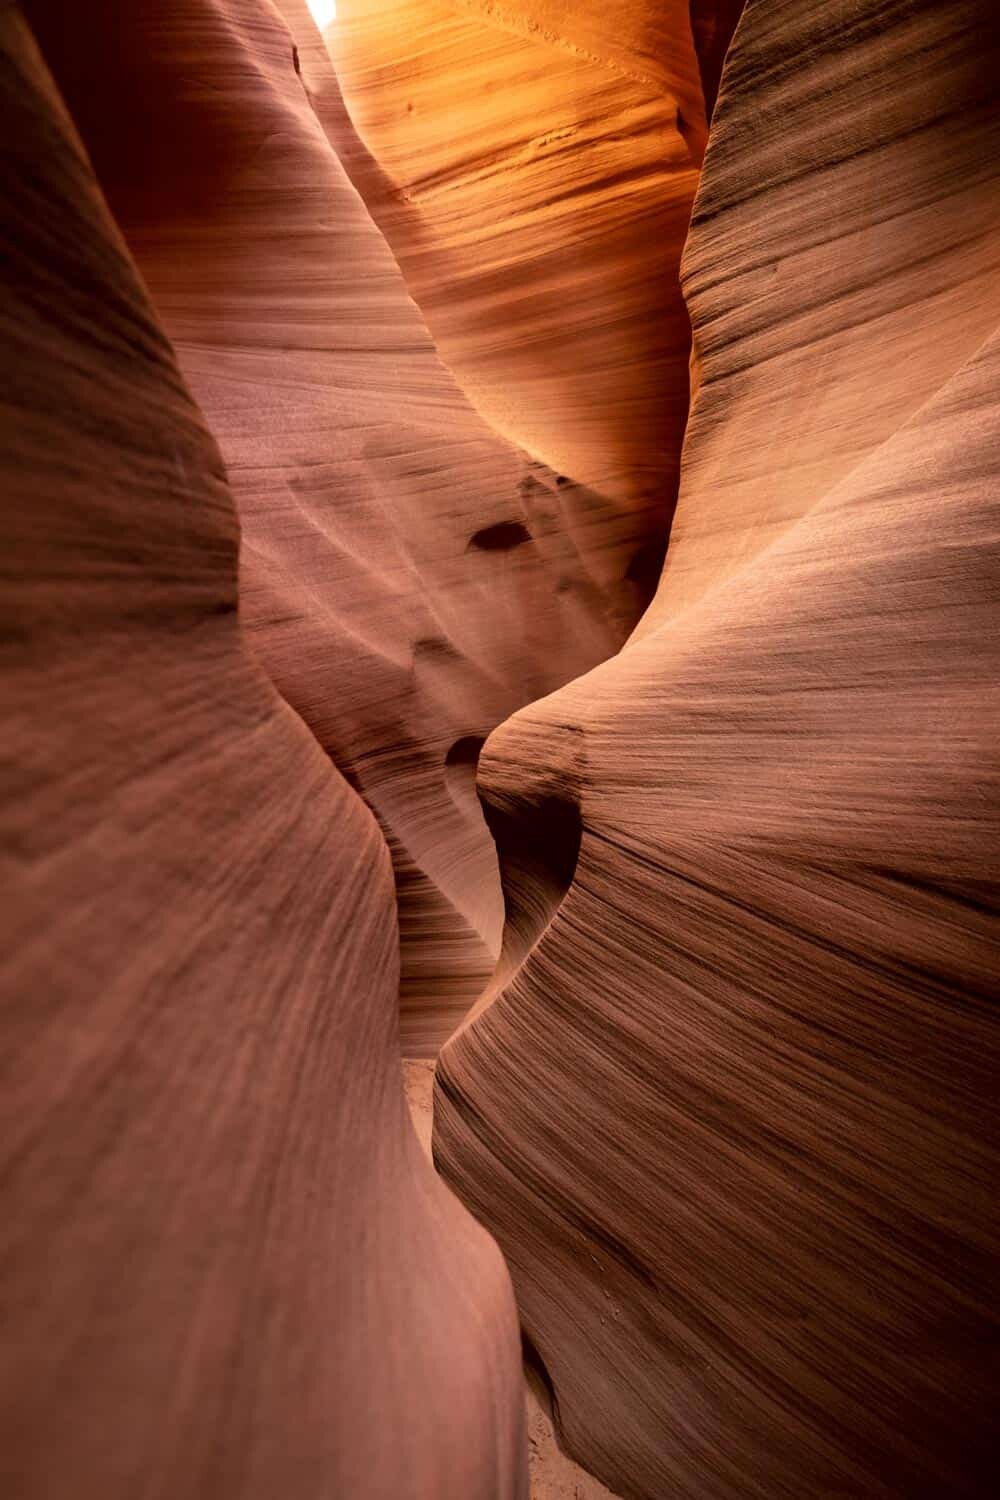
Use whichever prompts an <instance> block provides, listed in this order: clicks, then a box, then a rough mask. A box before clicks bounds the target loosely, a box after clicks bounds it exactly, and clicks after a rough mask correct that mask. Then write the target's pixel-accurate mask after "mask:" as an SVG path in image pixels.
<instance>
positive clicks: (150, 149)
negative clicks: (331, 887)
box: [32, 0, 655, 1055]
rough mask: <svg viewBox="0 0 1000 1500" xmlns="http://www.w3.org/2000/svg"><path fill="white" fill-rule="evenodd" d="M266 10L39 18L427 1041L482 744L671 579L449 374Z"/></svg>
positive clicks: (259, 643)
mask: <svg viewBox="0 0 1000 1500" xmlns="http://www.w3.org/2000/svg"><path fill="white" fill-rule="evenodd" d="M278 9H280V10H281V11H283V13H284V17H285V20H286V21H287V22H288V24H289V25H291V26H292V28H293V30H294V38H295V40H294V41H293V37H292V35H290V34H289V31H288V30H287V29H286V26H285V25H283V24H282V19H281V17H280V16H279V15H278V14H277V11H276V9H275V7H273V6H271V5H270V4H267V3H265V0H161V3H158V4H157V5H156V6H155V7H147V6H135V7H130V8H128V9H127V10H126V11H124V12H123V10H122V7H121V6H120V5H118V4H116V3H111V0H103V3H100V4H95V5H90V6H87V7H81V8H79V9H78V10H77V11H75V12H73V14H72V15H67V13H66V11H65V7H64V6H63V5H62V4H61V3H53V0H37V3H36V4H35V5H34V6H33V9H32V15H33V17H34V20H35V23H36V26H37V27H38V29H39V35H40V37H41V39H42V43H43V47H44V50H45V53H46V56H47V58H48V60H49V63H50V65H51V66H52V68H53V70H54V72H55V75H56V77H57V80H58V82H59V84H60V87H61V88H62V89H63V92H64V94H65V96H66V98H67V101H68V103H69V106H70V109H71V112H72V113H73V116H74V119H75V121H76V123H77V125H78V127H79V129H80V131H81V133H82V135H83V138H84V140H85V142H86V144H87V146H88V149H89V151H90V153H91V156H92V159H93V161H94V164H95V170H96V172H97V175H98V178H99V181H100V183H101V186H102V188H103V190H104V192H105V193H106V195H107V197H108V200H109V203H110V205H111V208H112V210H113V212H114V213H115V215H116V218H117V220H118V223H119V225H120V226H121V228H122V230H123V232H124V233H125V236H126V238H127V240H128V243H129V246H130V248H131V250H132V252H133V254H134V256H135V258H136V260H137V262H138V264H139V266H140V269H141V270H142V273H143V276H144V277H145V279H146V282H147V284H148V286H149V288H150V291H151V293H152V296H153V299H154V302H155V304H156V306H157V310H158V312H159V314H160V316H161V318H162V320H163V324H164V327H165V328H166V331H167V333H168V335H169V336H170V338H171V340H172V341H173V343H174V346H175V348H176V350H177V354H178V358H179V361H180V364H181V368H182V370H183V371H184V374H185V377H186V379H187V380H188V381H189V383H190V386H191V389H192V390H193V392H194V394H195V396H196V398H197V400H198V402H199V404H200V405H201V408H202V410H203V411H204V412H205V415H206V418H207V420H208V422H209V425H210V426H211V429H212V431H213V434H214V435H215V437H216V439H217V441H218V442H219V445H220V448H221V450H222V454H223V457H224V459H225V462H226V466H227V469H228V472H229V475H230V479H231V482H232V486H233V491H234V495H235V498H236V502H237V506H238V509H239V514H240V521H241V525H242V530H243V552H242V558H241V571H240V605H241V611H242V615H243V619H244V622H245V625H246V629H247V632H248V638H249V641H250V644H251V646H252V648H253V649H254V651H255V653H256V655H257V657H258V659H259V660H260V661H261V663H262V664H263V665H264V667H265V668H266V670H267V671H268V673H269V675H270V676H271V677H272V679H273V680H274V682H275V684H276V685H277V687H278V688H279V690H280V691H281V692H282V694H283V695H284V696H285V698H286V699H287V700H288V702H289V703H291V705H292V706H293V707H294V708H295V709H296V710H297V711H298V712H299V714H300V715H301V716H302V718H303V719H304V720H305V722H306V723H307V724H308V725H309V727H310V728H311V729H312V731H313V733H314V734H315V735H316V738H317V739H318V740H319V742H320V744H321V745H322V746H323V748H324V749H325V750H326V751H327V752H328V753H329V755H330V756H331V758H332V759H333V761H334V762H335V764H336V765H337V766H338V767H339V768H340V770H341V771H343V773H344V774H345V775H346V776H347V777H348V778H349V780H350V782H351V784H352V785H353V786H354V787H355V788H356V789H357V790H359V791H360V792H361V793H362V794H363V796H364V797H365V798H366V800H367V801H368V803H369V805H370V806H371V807H372V809H373V811H374V812H375V813H376V816H377V817H378V819H379V822H380V824H381V826H382V829H383V832H384V834H385V836H386V838H387V840H388V841H389V845H390V848H391V851H392V854H393V859H394V864H395V869H396V880H397V889H398V894H399V903H400V912H399V917H400V927H401V934H402V978H401V996H402V1028H403V1032H402V1036H403V1046H404V1050H405V1051H406V1052H407V1054H408V1055H420V1054H425V1055H431V1054H433V1053H434V1052H435V1051H436V1049H437V1047H438V1046H439V1045H440V1043H441V1042H442V1041H443V1040H444V1038H445V1037H446V1036H447V1035H448V1034H449V1033H450V1032H451V1031H452V1030H453V1028H454V1026H455V1025H456V1023H457V1022H458V1021H459V1020H460V1019H461V1017H462V1015H463V1013H464V1012H465V1010H466V1009H467V1008H468V1006H469V1005H470V1003H471V1002H472V1000H473V999H474V998H475V996H476V995H477V994H478V993H479V991H480V990H481V989H482V986H483V984H484V982H485V980H486V978H487V977H488V975H489V973H490V971H491V970H492V968H493V965H494V962H495V960H496V956H497V952H498V950H499V936H500V929H501V926H502V922H503V907H502V900H501V897H500V891H499V882H498V878H497V873H496V859H495V854H494V850H493V845H492V840H491V839H490V837H489V835H488V833H487V831H486V828H485V825H484V823H483V820H482V816H481V813H480V809H479V806H478V802H477V800H476V796H475V787H474V780H475V757H476V754H477V753H478V748H479V745H480V744H481V742H482V740H483V739H484V738H485V736H486V734H487V733H488V732H489V730H490V729H492V728H493V727H494V726H495V725H496V724H497V723H499V722H501V721H502V720H503V719H505V718H506V717H507V716H508V715H509V714H511V713H512V712H513V711H514V710H515V709H517V708H519V707H521V706H522V705H523V704H524V703H526V702H528V701H530V700H532V699H534V698H537V697H539V696H542V695H544V694H545V693H547V692H550V691H551V690H552V689H553V688H555V687H557V686H559V685H561V684H562V683H563V682H565V681H567V680H568V679H570V678H572V677H574V676H577V675H578V674H579V673H580V672H582V671H585V670H587V669H588V668H589V667H591V666H593V665H594V664H595V663H596V662H598V661H600V660H602V659H603V658H605V657H607V656H609V655H610V654H611V653H612V652H613V651H615V650H616V649H617V648H618V647H619V646H620V644H621V643H622V641H623V640H624V638H625V636H626V635H627V633H628V631H629V630H630V629H631V628H632V626H633V625H634V624H635V622H636V620H637V618H638V616H639V614H640V612H641V609H642V608H643V606H644V605H645V603H646V602H648V599H649V596H650V594H651V592H652V587H653V586H654V584H655V577H648V576H646V575H647V574H648V569H645V570H644V569H643V568H642V567H641V566H640V567H639V569H638V576H636V569H635V568H634V567H633V568H632V575H633V576H631V577H627V576H626V574H627V573H628V571H629V566H630V563H631V562H632V560H633V558H634V557H635V554H636V553H637V551H638V550H639V549H640V547H641V544H642V533H641V530H637V527H636V524H635V522H634V518H631V517H630V516H628V515H624V516H623V515H622V514H621V513H620V512H619V511H618V510H617V509H616V508H615V507H614V506H611V505H609V504H608V503H606V502H605V501H603V500H602V499H601V498H600V497H599V496H596V495H592V494H590V493H589V492H588V491H586V490H585V489H584V488H583V487H581V486H579V485H574V484H571V483H568V482H566V481H565V480H564V478H563V477H562V476H560V477H559V479H558V480H557V476H556V475H555V474H554V473H552V472H551V471H549V470H547V469H546V468H545V467H544V465H541V464H538V463H536V462H534V461H533V460H531V459H529V458H528V457H527V456H526V455H525V454H524V453H522V452H520V451H518V450H516V449H515V448H513V447H512V446H511V445H509V444H508V443H506V442H505V441H503V439H501V438H499V437H498V436H497V435H496V434H494V433H493V432H491V431H490V430H489V429H488V428H487V427H486V426H485V424H484V423H483V421H482V419H481V418H480V417H479V416H477V414H476V413H475V412H474V410H473V409H472V407H471V406H470V405H469V403H468V401H467V400H466V399H465V397H464V396H463V395H462V394H461V393H460V391H459V390H458V388H457V387H456V385H455V382H454V380H453V379H452V377H451V376H450V375H449V373H448V372H447V370H445V368H444V367H443V365H442V364H441V362H440V360H439V359H438V357H437V355H436V353H435V350H434V347H433V345H432V343H431V340H430V336H429V335H428V333H427V330H426V328H425V326H424V324H423V321H422V319H421V317H420V314H419V313H418V312H417V309H416V308H415V306H414V304H413V302H412V301H411V300H410V297H409V295H408V294H407V290H406V287H405V286H404V283H403V280H402V277H401V275H400V273H399V270H398V268H397V266H396V264H395V262H394V261H393V258H392V256H391V254H390V253H389V251H388V249H387V248H386V246H385V244H384V242H383V240H382V237H381V235H380V233H379V231H378V230H377V229H376V228H375V226H374V224H373V223H372V221H371V219H370V217H369V215H368V213H367V211H366V209H365V207H364V205H363V203H362V202H361V201H360V200H359V197H358V195H357V193H356V191H355V190H354V189H353V188H352V186H351V184H350V183H349V181H348V180H347V177H346V175H345V172H344V170H343V168H342V167H341V165H340V163H339V160H338V158H337V155H336V154H335V151H334V149H333V144H335V143H336V142H337V141H338V140H342V141H344V142H345V145H346V149H350V147H351V143H352V142H351V138H352V135H353V133H352V131H351V127H350V122H349V121H348V120H347V117H346V113H345V112H344V110H343V106H342V104H341V103H340V100H339V94H338V91H337V84H336V80H335V78H334V75H333V72H332V69H331V67H330V63H329V59H328V57H327V56H326V53H325V51H324V49H323V47H322V44H321V42H320V39H319V35H318V33H317V31H316V28H315V26H314V25H313V23H312V20H311V18H310V17H309V15H308V13H307V12H306V8H305V5H304V3H303V0H281V5H280V6H279V7H278ZM313 106H315V107H313ZM126 118H127V119H130V120H133V121H135V122H136V125H135V127H134V128H132V129H130V130H128V131H125V130H123V129H122V128H121V121H122V120H123V119H126ZM332 142H333V144H332ZM640 562H641V559H640Z"/></svg>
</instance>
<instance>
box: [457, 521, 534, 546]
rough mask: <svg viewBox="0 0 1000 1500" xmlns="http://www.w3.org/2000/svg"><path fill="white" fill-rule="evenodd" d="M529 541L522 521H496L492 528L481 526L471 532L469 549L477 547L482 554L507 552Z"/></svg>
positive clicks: (527, 531) (528, 532)
mask: <svg viewBox="0 0 1000 1500" xmlns="http://www.w3.org/2000/svg"><path fill="white" fill-rule="evenodd" d="M530 541H531V532H530V531H529V530H528V528H527V526H525V524H524V522H523V521H497V523H496V525H494V526H483V527H482V528H481V530H479V531H475V532H473V534H472V536H470V538H469V547H478V548H479V549H480V550H481V551H482V552H509V551H510V550H511V548H512V547H522V546H523V545H524V543H525V542H530ZM468 550H469V548H468V547H467V548H466V551H468Z"/></svg>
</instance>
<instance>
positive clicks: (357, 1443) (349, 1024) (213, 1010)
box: [0, 5, 527, 1500]
mask: <svg viewBox="0 0 1000 1500" xmlns="http://www.w3.org/2000/svg"><path fill="white" fill-rule="evenodd" d="M192 10H193V7H192ZM109 45H110V43H109ZM191 45H192V48H193V50H194V51H195V52H197V50H198V46H199V37H198V33H197V31H196V30H194V31H192V33H191ZM113 60H114V52H113V49H112V51H111V52H109V56H108V61H109V64H110V63H111V62H112V61H113ZM0 80H2V89H0V139H2V170H0V222H2V225H3V233H4V251H5V253H4V256H3V258H2V260H0V287H2V293H0V345H2V358H0V372H2V411H3V424H2V437H3V442H2V450H3V466H4V486H5V495H4V500H5V504H4V507H3V511H2V522H3V546H2V548H0V568H2V573H3V580H2V582H3V589H2V600H3V603H2V625H3V629H2V656H0V666H2V675H3V700H4V715H5V725H4V737H3V795H2V800H0V844H2V849H3V864H2V867H0V874H2V891H0V922H2V928H3V941H2V944H0V1158H2V1180H3V1195H4V1196H3V1212H2V1214H0V1303H2V1315H0V1321H2V1325H3V1340H2V1350H0V1474H2V1481H0V1489H2V1491H3V1493H4V1495H7V1496H11V1497H12V1500H13V1497H16V1500H51V1497H53V1496H57V1495H60V1496H61V1495H73V1496H79V1497H81V1500H91V1497H93V1500H97V1497H100V1500H135V1497H136V1496H138V1495H143V1496H146V1497H150V1500H160V1497H162V1500H177V1497H180V1496H183V1497H185V1500H195V1497H203V1500H219V1497H221V1496H231V1497H236V1496H239V1497H241V1500H274V1497H275V1496H279V1495H294V1496H295V1497H297V1500H310V1497H311V1500H329V1497H331V1496H344V1497H346V1496H357V1497H362V1496H364V1497H369V1496H371V1497H375V1500H398V1497H410V1500H426V1497H428V1496H431V1495H434V1496H438V1495H441V1496H446V1497H448V1500H470V1497H474V1500H493V1497H494V1496H502V1497H505V1500H524V1497H525V1495H526V1492H527V1471H526V1464H525V1457H524V1426H523V1407H522V1401H521V1388H520V1370H519V1347H518V1341H517V1324H516V1314H515V1310H514V1306H513V1300H512V1298H511V1295H510V1288H509V1283H508V1280H507V1275H506V1272H505V1270H504V1268H503V1265H502V1262H501V1260H500V1257H499V1255H498V1253H497V1250H496V1247H495V1246H494V1245H493V1244H492V1243H491V1242H490V1241H489V1239H488V1238H487V1236H486V1235H485V1234H484V1232H483V1231H482V1230H481V1229H480V1228H479V1227H478V1226H477V1225H475V1224H474V1223H473V1221H472V1220H471V1218H469V1216H468V1215H467V1214H466V1213H465V1211H464V1210H462V1209H461V1208H460V1207H459V1205H458V1204H457V1202H456V1201H455V1199H454V1198H453V1197H452V1196H451V1194H450V1193H448V1192H447V1190H446V1189H445V1188H444V1187H443V1186H442V1185H441V1183H440V1182H439V1180H438V1179H437V1178H436V1177H435V1176H434V1174H433V1172H432V1171H431V1169H430V1167H429V1166H428V1165H427V1164H426V1163H425V1161H424V1159H423V1156H422V1153H421V1151H420V1149H419V1146H418V1144H417V1141H416V1139H415V1137H414V1135H413V1132H412V1130H411V1129H410V1127H409V1124H408V1121H407V1119H406V1111H405V1103H404V1100H403V1095H402V1090H401V1087H400V1079H399V1054H398V1041H397V1027H396V1003H397V997H396V978H397V959H396V923H395V918H394V901H393V884H392V875H391V867H390V861H389V856H388V852H387V850H386V848H385V845H384V842H383V840H382V839H381V837H380V835H379V832H378V829H377V825H376V823H375V820H374V818H373V817H372V815H371V814H370V813H369V812H368V811H367V809H366V808H365V806H364V804H363V803H362V801H361V800H360V798H359V797H358V796H357V795H356V793H355V792H353V791H352V790H351V789H350V788H349V786H348V785H347V783H346V782H345V781H344V779H343V778H342V777H341V776H340V774H339V773H338V772H337V771H336V770H335V769H334V768H333V767H332V766H331V764H330V760H329V757H328V756H327V755H326V754H325V753H324V751H323V749H321V748H320V746H319V745H318V744H317V742H316V740H315V738H314V737H313V735H312V734H311V733H310V732H309V730H308V729H307V728H306V726H305V725H304V724H303V723H302V721H301V720H300V719H299V718H298V717H297V716H296V714H295V713H294V712H293V711H292V709H291V708H289V706H288V705H287V704H286V703H285V702H284V701H283V699H282V698H281V697H280V696H279V694H278V693H277V692H276V691H275V689H274V687H273V686H272V684H271V683H270V681H269V680H268V678H267V677H266V676H265V675H264V674H263V672H262V671H261V669H260V667H259V666H258V665H257V664H256V662H255V658H254V654H253V652H252V650H251V649H250V647H249V644H248V642H247V640H246V639H245V637H244V634H243V632H242V630H241V628H240V624H239V621H238V618H237V576H236V568H237V535H238V532H237V519H236V512H235V509H234V505H233V500H232V497H231V494H230V491H229V488H228V486H227V483H226V479H225V476H224V472H223V467H222V463H221V460H220V456H219V452H218V449H217V447H216V444H215V442H214V441H213V439H212V438H211V437H210V436H209V434H208V431H207V429H206V427H205V425H204V422H203V420H202V416H201V414H200V413H199V411H198V409H197V407H196V406H195V404H194V403H193V401H192V399H191V396H190V395H189V393H188V390H187V388H186V386H185V383H184V381H183V379H182V376H181V374H180V373H179V370H178V367H177V365H176V363H175V360H174V357H173V354H172V352H171V349H170V346H169V344H168V342H167V340H166V338H165V336H164V334H163V332H162V330H161V327H160V325H159V324H158V322H157V320H156V317H155V315H154V313H153V310H152V307H151V305H150V302H149V299H148V295H147V293H146V291H145V289H144V287H143V285H142V283H141V281H140V279H139V277H138V275H137V274H136V270H135V267H134V265H133V263H132V262H131V260H130V258H129V255H128V253H127V250H126V247H125V245H124V243H123V241H122V239H121V238H120V236H119V234H118V232H117V230H116V228H115V226H114V224H113V222H112V220H111V219H110V218H109V216H108V212H107V209H106V206H105V204H104V202H103V200H102V198H101V195H100V193H99V191H98V188H97V185H96V182H95V179H94V177H93V175H92V172H91V169H90V166H89V164H88V162H87V160H86V158H85V156H84V154H83V151H82V148H81V146H80V144H79V142H78V140H77V138H76V137H75V135H74V132H73V129H72V126H71V125H70V123H69V120H68V118H67V116H66V114H65V113H64V111H63V108H62V105H61V103H60V101H59V99H58V96H57V94H56V91H55V89H54V87H53V85H52V82H51V79H50V78H49V76H48V74H47V73H46V70H45V67H44V65H43V64H42V62H41V61H40V58H39V55H38V53H37V51H36V49H35V46H34V44H33V42H32V39H31V36H30V34H29V32H28V29H27V27H26V25H25V23H24V20H23V17H22V16H21V15H20V13H19V12H18V11H17V10H14V9H12V8H11V7H10V6H9V5H4V6H3V7H0ZM177 128H178V130H182V129H183V121H182V120H179V121H178V124H177ZM150 170H151V173H152V171H153V164H152V163H151V164H150ZM166 186H169V183H168V184H166ZM206 274H207V272H206ZM292 436H293V435H292V433H291V432H290V434H289V438H290V441H291V440H292Z"/></svg>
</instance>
